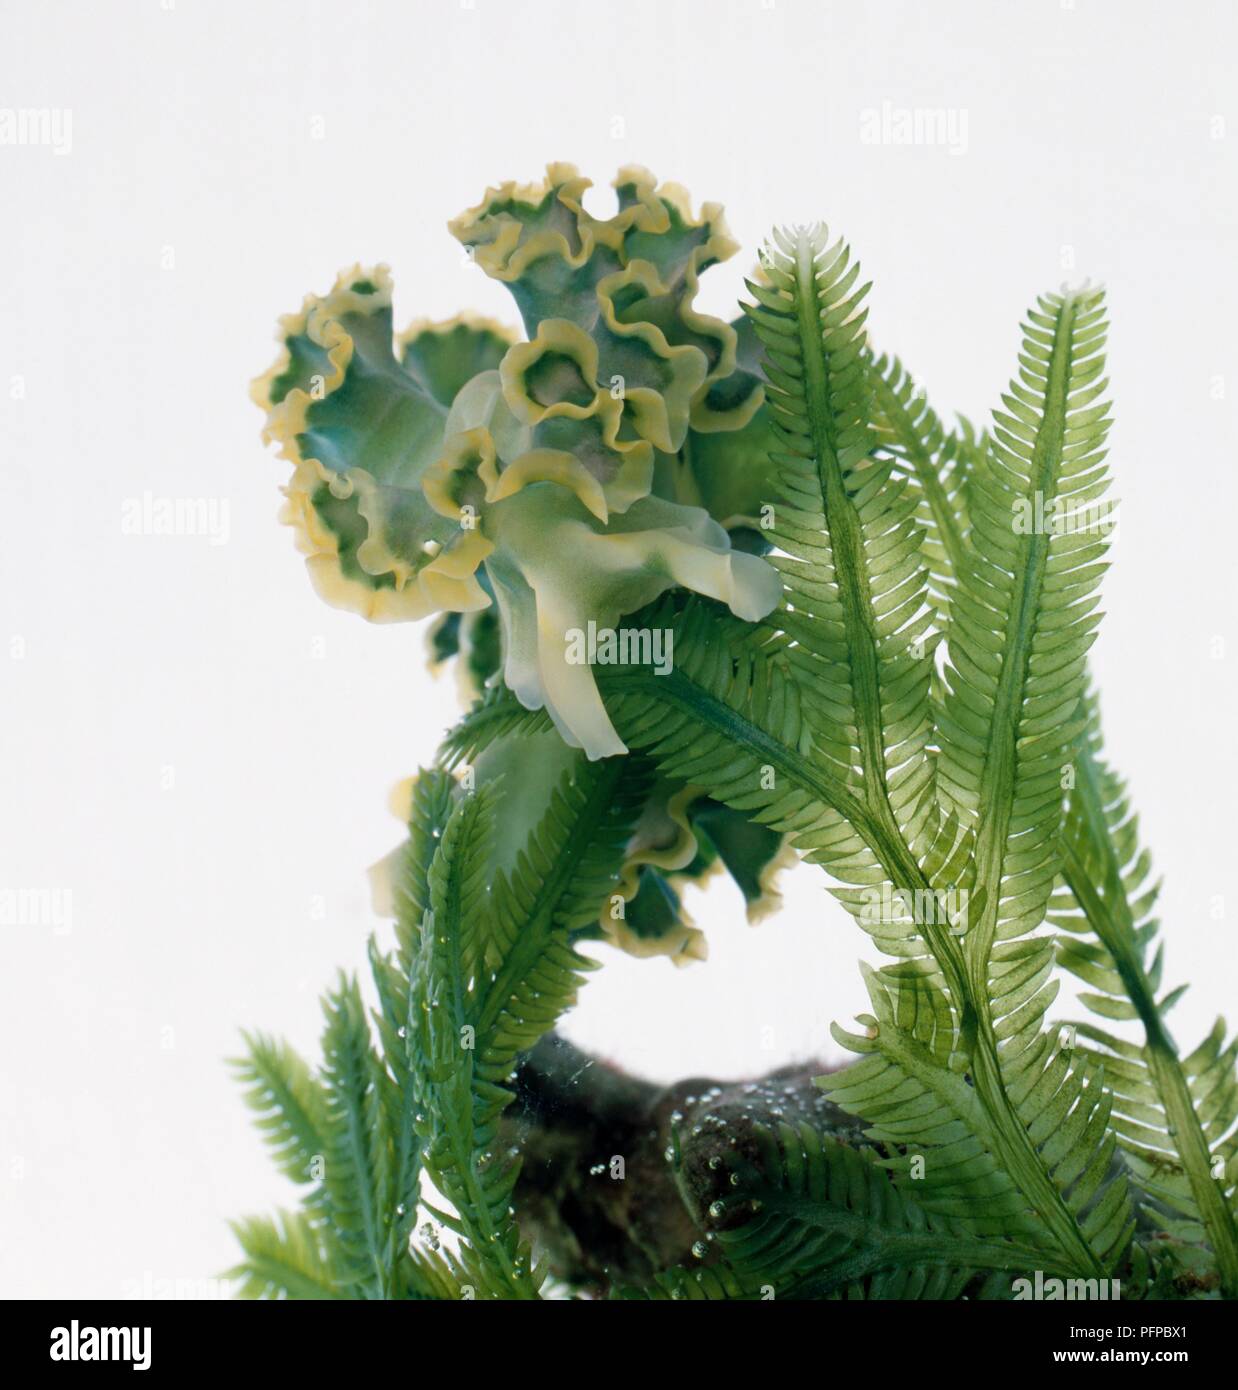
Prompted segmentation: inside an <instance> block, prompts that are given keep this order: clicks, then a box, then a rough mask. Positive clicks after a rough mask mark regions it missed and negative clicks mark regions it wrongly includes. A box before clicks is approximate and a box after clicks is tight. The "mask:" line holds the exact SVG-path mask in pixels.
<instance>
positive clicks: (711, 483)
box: [255, 165, 781, 758]
mask: <svg viewBox="0 0 1238 1390" xmlns="http://www.w3.org/2000/svg"><path fill="white" fill-rule="evenodd" d="M587 187H588V182H587V180H584V179H582V178H581V177H580V176H579V175H578V174H577V173H576V171H575V170H574V169H572V168H571V167H570V166H566V165H552V166H551V167H550V169H549V170H548V177H547V180H546V182H545V183H544V184H542V185H539V186H537V187H535V188H529V189H521V188H517V187H516V186H515V185H505V186H504V187H502V188H500V189H495V190H491V191H490V192H489V193H488V194H487V196H486V198H485V200H483V202H482V203H481V204H480V205H479V206H478V207H477V208H474V209H472V210H471V211H469V212H467V213H465V214H463V215H462V216H461V217H460V218H458V219H457V220H456V221H455V222H454V223H453V224H452V231H453V232H454V234H455V235H456V236H457V237H458V238H459V239H460V240H461V241H462V242H464V244H465V245H467V246H469V247H470V248H471V250H472V254H473V258H474V260H475V261H476V263H477V264H478V265H479V266H481V267H482V269H484V270H485V271H486V273H487V274H489V275H491V276H493V277H494V278H496V279H498V280H500V281H502V282H503V283H504V284H506V285H507V286H508V288H509V289H510V290H511V292H512V295H513V297H514V299H515V300H516V303H517V306H518V308H519V310H520V313H521V317H522V319H523V321H524V325H525V329H526V331H527V333H528V335H529V336H528V339H527V341H524V342H515V341H512V339H511V336H510V335H508V334H506V333H505V332H504V331H503V330H501V329H499V328H497V326H495V325H493V324H489V323H487V322H485V321H479V320H475V319H468V318H465V319H461V320H456V321H452V322H451V323H448V324H440V325H435V324H419V325H416V326H415V327H414V328H413V329H412V330H410V331H409V332H408V333H407V334H405V335H403V337H402V338H401V339H399V340H398V341H397V340H396V339H395V338H394V335H393V329H392V314H391V281H390V277H389V276H388V275H387V273H386V271H385V270H384V269H382V268H380V269H378V270H376V271H374V272H371V273H366V272H362V271H361V270H359V269H357V270H354V271H352V272H349V273H347V274H345V275H344V276H341V277H340V280H339V281H338V282H337V284H336V286H335V288H334V289H333V290H332V291H331V292H330V293H329V294H328V295H327V296H325V297H323V298H313V297H311V299H309V300H307V301H306V305H305V307H304V309H303V311H302V313H301V314H300V315H299V316H295V317H294V318H290V319H287V320H285V321H284V324H283V330H284V333H283V336H284V355H283V357H282V358H281V361H280V362H279V363H277V364H276V366H275V367H274V368H273V369H272V371H271V372H270V373H268V375H267V376H266V377H265V378H263V379H262V380H261V381H260V382H258V383H257V384H256V388H255V397H256V399H257V400H258V401H259V403H260V404H261V405H262V406H263V407H264V409H266V411H267V413H268V425H267V433H268V437H270V438H273V439H276V440H278V441H279V442H280V443H281V444H282V445H283V449H284V453H285V456H286V457H288V458H289V459H290V460H291V461H292V462H293V464H294V474H293V479H292V482H291V484H290V485H289V487H288V488H287V489H286V495H287V497H288V505H287V507H286V509H285V513H284V516H285V519H286V520H288V521H289V522H290V523H291V524H293V525H294V526H295V527H296V529H297V531H298V539H299V543H300V545H301V548H302V550H303V551H304V552H305V553H306V555H307V557H308V563H309V566H310V569H311V572H312V574H313V576H314V579H315V583H316V584H317V586H318V588H319V590H320V592H321V593H322V594H323V595H324V597H326V598H327V599H328V600H329V601H331V602H333V603H337V604H340V605H341V606H345V607H349V608H352V609H354V610H356V611H360V612H362V613H363V614H364V615H365V616H367V617H370V618H372V619H377V620H388V619H407V618H417V617H422V616H426V615H428V614H430V613H433V612H436V611H450V612H458V613H466V612H475V611H478V610H481V609H484V608H486V607H488V606H489V605H490V604H491V602H492V601H493V602H494V603H495V604H496V605H497V608H498V616H499V630H500V645H501V651H502V673H503V678H504V679H505V680H506V681H507V683H508V684H509V686H510V687H511V688H512V689H513V691H514V692H515V693H516V694H517V695H518V697H519V699H520V700H521V701H522V703H524V704H525V705H526V706H528V707H529V708H531V709H537V708H542V707H545V708H546V709H547V710H548V711H549V713H550V715H551V717H552V719H553V720H554V723H555V725H556V727H557V728H558V730H559V732H560V734H561V735H562V737H563V738H564V740H565V741H566V742H567V743H568V744H570V745H571V746H573V747H580V748H583V749H584V750H585V752H586V753H587V755H588V756H589V757H590V758H600V757H605V756H608V755H611V754H615V753H620V752H624V751H626V750H625V748H624V745H623V743H622V742H621V741H620V739H619V737H618V735H617V734H616V732H615V730H614V728H613V726H612V725H611V723H610V720H609V718H608V717H607V715H606V711H605V709H604V707H603V705H602V701H601V698H600V696H599V694H598V691H597V687H596V684H595V682H594V679H593V674H592V670H591V666H590V665H589V664H588V663H587V662H581V661H579V660H574V659H573V658H572V649H573V643H574V642H575V640H576V634H577V633H584V632H586V631H588V630H590V625H592V627H593V628H594V629H614V628H616V627H617V626H618V624H619V623H620V622H621V620H622V619H623V618H624V617H625V616H626V615H627V614H629V613H632V612H634V611H635V610H636V609H638V608H641V607H643V606H644V605H645V604H647V603H649V602H650V601H651V600H653V599H654V598H657V597H658V596H659V595H660V594H662V593H663V592H665V591H666V590H667V589H670V588H673V587H676V586H680V587H684V588H688V589H692V590H694V591H695V592H697V593H701V594H705V595H708V596H710V597H713V598H716V599H718V600H720V601H721V602H724V603H726V604H727V605H728V606H729V607H730V608H731V609H732V611H733V612H735V613H736V614H737V615H739V616H741V617H745V618H748V619H752V620H755V619H758V618H761V617H763V616H765V615H766V614H767V613H769V612H770V611H771V610H772V609H773V608H774V607H775V606H776V605H777V603H778V601H779V599H780V597H781V585H780V582H779V580H778V578H777V575H776V574H775V572H774V570H773V568H772V567H770V566H769V565H767V564H766V563H765V561H764V560H762V559H760V558H759V557H758V556H756V555H753V554H747V553H742V552H739V551H736V550H735V549H734V548H733V547H732V545H731V542H730V538H729V537H728V535H727V532H726V530H725V529H724V525H723V524H720V523H725V524H726V525H733V524H744V525H751V524H753V520H754V514H755V512H756V511H757V510H758V509H759V506H760V503H761V500H762V499H761V498H760V496H759V489H757V488H756V487H755V486H754V483H755V476H754V475H753V474H752V473H751V471H750V470H748V469H747V467H746V463H747V460H748V458H749V449H750V441H752V440H755V439H756V438H759V437H760V434H761V432H762V431H763V429H764V425H763V415H762V413H761V406H762V399H763V387H762V384H761V381H760V379H759V376H758V375H757V373H755V372H754V371H752V370H751V369H750V368H749V367H748V365H747V364H745V365H743V366H740V365H739V361H740V355H741V346H740V339H739V335H738V334H737V331H736V329H735V327H733V326H732V325H730V324H727V323H724V322H723V321H721V320H719V319H715V318H712V317H710V316H708V315H704V314H701V313H699V312H698V311H697V310H696V309H695V307H694V305H693V300H694V298H695V295H696V291H697V288H698V282H699V276H700V274H701V272H702V271H703V270H705V269H706V268H708V266H710V265H712V264H714V263H715V262H716V261H718V260H721V259H723V258H725V257H726V256H729V255H730V254H732V253H733V251H734V249H735V246H734V243H733V242H732V241H731V239H730V237H729V235H728V233H727V231H726V228H725V224H724V222H723V220H722V215H721V210H720V209H718V208H717V207H716V206H713V205H706V206H705V208H703V209H702V213H701V216H700V217H699V218H695V217H693V216H692V213H691V209H690V206H689V204H688V200H687V197H686V195H685V194H684V193H683V191H682V190H680V189H678V188H676V187H674V186H673V185H663V186H660V187H659V186H658V185H657V184H656V183H655V181H654V180H653V178H652V176H650V175H649V174H648V173H647V172H646V171H644V170H640V169H631V170H625V171H623V172H621V174H620V176H619V179H618V180H617V182H616V188H617V190H618V202H619V208H618V211H617V212H616V214H615V215H614V216H612V217H610V218H607V219H599V218H596V217H594V216H592V215H591V214H590V213H589V212H587V211H586V210H585V208H584V206H583V203H582V201H581V199H582V196H583V194H584V191H585V189H586V188H587ZM732 435H733V436H734V437H735V439H736V443H737V446H738V447H737V448H735V449H733V450H728V449H727V448H726V447H725V445H724V443H723V441H724V440H726V439H728V438H729V437H731V436H732Z"/></svg>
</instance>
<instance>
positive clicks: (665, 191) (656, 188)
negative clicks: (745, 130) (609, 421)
mask: <svg viewBox="0 0 1238 1390" xmlns="http://www.w3.org/2000/svg"><path fill="white" fill-rule="evenodd" d="M592 186H593V181H592V180H591V179H588V178H585V177H584V176H583V175H582V174H581V173H580V171H579V170H578V169H577V168H576V166H575V165H574V164H570V163H567V162H563V161H559V162H556V163H551V164H548V165H547V166H546V177H545V178H544V179H542V180H541V182H539V183H532V184H519V183H517V182H515V181H514V180H509V181H507V182H506V183H502V184H499V185H498V186H496V187H490V188H487V189H486V192H485V196H484V197H483V198H482V200H481V202H479V203H478V204H477V205H476V206H475V207H471V208H468V209H467V210H466V211H464V212H462V213H461V214H460V215H459V216H458V217H454V218H452V219H451V221H450V222H449V223H448V224H447V226H448V230H449V231H450V232H451V234H452V235H453V236H454V237H455V238H456V239H457V240H458V241H460V242H461V243H462V244H463V245H465V246H466V247H468V248H469V249H470V251H471V253H472V256H473V259H474V261H475V263H476V264H477V265H479V266H480V267H481V268H482V270H484V271H485V272H486V274H487V275H489V276H491V278H493V279H495V280H499V281H502V282H504V283H507V284H510V283H513V282H514V281H517V280H519V279H520V278H521V276H523V275H524V274H525V273H526V272H527V271H528V270H529V268H530V267H531V266H533V265H535V264H536V263H537V262H538V261H540V260H543V259H545V258H547V257H556V258H558V259H559V260H561V261H562V262H563V263H564V265H565V266H566V267H568V268H569V269H570V270H579V269H581V268H582V267H583V266H584V265H585V264H586V263H587V262H588V261H589V260H590V258H591V257H592V256H593V255H594V253H595V251H596V250H597V249H598V248H599V247H604V248H606V249H607V250H609V251H611V252H612V253H613V254H614V255H615V256H616V257H617V258H618V260H619V261H620V264H621V265H622V267H623V269H622V270H621V271H620V272H619V273H617V274H616V275H614V276H609V277H606V278H604V279H603V280H602V281H601V282H599V284H598V295H599V300H600V302H601V306H602V314H603V317H604V319H605V322H606V325H607V327H608V328H609V329H610V330H611V331H612V332H613V333H616V334H617V335H619V336H624V335H631V336H635V337H639V338H640V339H641V340H642V341H644V342H645V343H646V344H647V345H648V346H649V347H650V348H652V349H653V350H654V352H655V353H657V355H658V356H661V357H666V358H667V360H673V355H674V354H676V353H679V352H681V351H683V349H682V348H679V347H673V346H672V345H671V344H669V343H668V342H667V340H666V337H665V335H664V334H663V333H662V331H661V330H660V329H659V328H658V327H657V326H656V325H655V324H650V323H634V324H627V323H622V322H620V321H619V319H618V317H617V315H616V313H615V308H614V294H615V292H616V291H617V290H618V289H620V288H624V287H626V286H627V285H629V284H632V283H638V284H640V286H641V288H642V289H644V290H645V292H646V293H647V294H650V295H655V296H656V295H665V294H668V293H670V286H668V285H667V284H666V283H665V282H664V281H663V280H662V278H661V277H660V276H659V274H658V270H657V267H656V266H654V265H653V264H652V262H650V261H648V260H644V259H641V258H638V257H629V255H628V253H627V250H626V246H625V242H626V239H627V237H628V236H629V235H630V234H632V233H646V234H651V235H655V236H656V235H660V234H663V233H667V232H669V231H670V230H671V211H673V212H674V213H675V216H676V217H677V218H678V220H679V221H680V223H681V224H682V225H683V226H684V227H685V228H686V229H689V230H693V229H707V230H708V233H709V235H708V236H707V237H706V238H705V240H704V241H702V242H701V243H700V244H699V245H698V246H696V247H695V248H694V249H693V251H692V253H691V255H690V257H689V260H688V263H687V265H686V267H685V269H684V285H685V293H684V295H683V302H682V304H681V305H680V307H679V311H678V312H679V319H680V322H682V323H683V325H684V326H685V328H687V329H688V330H689V331H690V332H692V333H696V334H698V335H700V336H702V337H706V338H710V339H713V340H714V341H715V342H716V343H717V344H718V354H717V360H716V361H715V362H714V364H713V366H712V367H707V370H706V371H705V373H704V374H703V375H702V377H701V379H700V381H699V382H698V383H697V384H696V385H695V386H694V387H693V388H692V389H691V391H690V393H689V395H688V410H687V416H688V420H689V421H690V423H691V426H692V428H693V429H696V430H700V431H703V432H708V431H714V430H734V429H742V428H743V426H744V425H746V424H747V423H748V422H749V420H751V419H752V417H753V416H754V415H755V414H756V412H757V411H758V410H759V409H760V407H761V405H762V403H763V401H764V399H765V391H764V388H763V387H761V386H759V385H756V386H754V389H753V391H752V392H751V393H750V395H749V396H748V397H746V398H745V399H744V400H743V401H741V402H739V403H738V404H737V405H735V406H733V407H732V408H731V409H729V410H718V409H715V408H714V407H712V406H710V405H709V404H708V402H707V400H706V397H707V395H708V393H709V388H710V387H711V386H712V385H714V383H715V382H717V381H720V380H723V379H724V378H726V377H728V376H730V374H731V373H732V372H733V371H734V370H735V361H736V347H737V338H736V334H735V330H734V329H733V328H732V327H731V326H730V324H728V323H725V322H723V321H722V320H721V319H718V318H714V317H713V316H712V315H709V314H704V313H701V312H700V311H699V310H697V309H696V308H695V307H694V306H693V302H692V301H693V300H694V299H695V297H696V293H697V290H698V289H699V287H700V275H701V271H702V269H703V268H704V267H707V266H710V265H714V264H716V263H718V262H720V261H725V260H729V259H730V258H731V257H732V256H733V255H734V254H735V253H736V252H737V251H738V250H739V242H737V241H736V240H735V238H734V237H733V236H732V235H731V232H730V229H729V228H728V226H727V222H726V215H725V212H724V210H723V207H722V204H721V203H713V202H710V203H702V204H701V211H700V215H699V217H698V216H696V215H694V214H693V211H692V200H691V197H690V196H689V194H688V191H687V189H685V188H684V187H683V186H682V185H681V184H678V183H662V184H659V183H658V181H657V178H656V177H655V176H654V175H653V174H652V173H651V172H650V171H649V170H648V169H646V168H645V167H644V166H643V165H639V164H629V165H625V166H624V167H623V168H621V169H620V170H619V173H618V174H617V175H616V177H615V179H614V181H613V184H612V187H613V188H615V189H617V190H619V191H620V192H621V194H622V196H623V197H624V198H625V199H627V200H628V205H627V206H626V207H624V208H621V210H620V211H619V212H618V213H616V214H615V215H614V216H613V217H609V218H605V219H602V218H596V217H594V216H593V215H592V214H591V213H589V212H588V211H586V209H585V207H584V203H583V201H582V200H583V197H584V194H585V192H586V190H587V189H589V188H591V187H592ZM512 206H519V207H520V208H522V209H523V210H524V211H525V212H526V213H529V214H535V213H540V214H541V215H542V217H543V220H544V222H545V223H546V225H544V226H542V227H540V228H538V229H537V230H534V231H533V232H532V233H531V234H530V235H528V236H525V232H526V230H527V226H526V223H525V222H524V221H522V220H521V219H520V218H518V217H516V216H515V215H514V214H513V213H512V212H510V211H508V210H507V209H508V208H510V207H512ZM569 232H570V233H571V239H570V240H569V235H568V234H569ZM638 389H641V388H638ZM656 394H657V393H656V392H652V391H650V392H649V393H648V395H649V396H650V397H652V396H655V395H656ZM675 404H676V405H678V399H676V402H675ZM668 406H669V403H668ZM663 409H664V408H663V407H659V406H657V405H655V404H654V402H653V401H652V400H648V401H646V400H645V399H643V397H642V399H640V400H638V401H637V402H636V403H635V406H634V413H635V414H636V416H637V419H638V420H639V419H642V418H643V420H644V425H645V429H643V430H642V433H643V434H644V433H645V430H648V431H649V433H648V434H646V435H645V437H646V438H648V439H649V440H650V442H651V443H652V444H653V445H654V447H655V448H658V449H662V450H664V451H666V452H674V450H675V449H678V448H679V443H673V444H671V445H670V446H669V447H668V445H667V444H666V443H661V442H659V440H660V439H669V440H674V439H675V438H676V430H675V429H674V428H672V427H671V426H672V424H677V423H678V420H677V419H676V420H672V419H667V421H666V422H665V424H664V423H663V420H662V414H663ZM678 437H679V442H682V435H681V434H680V435H679V436H678Z"/></svg>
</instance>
